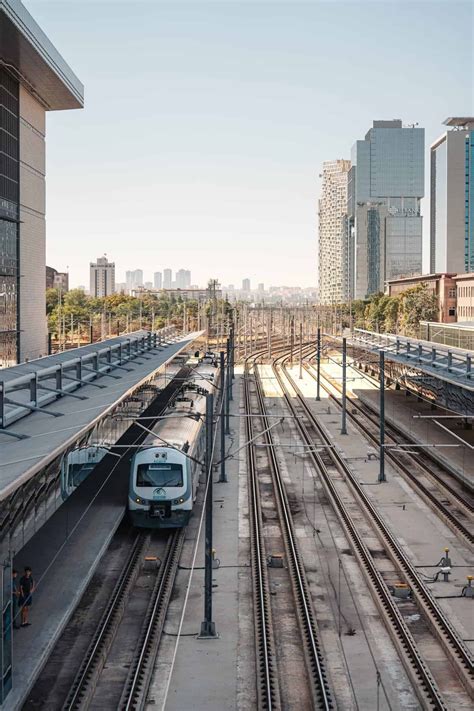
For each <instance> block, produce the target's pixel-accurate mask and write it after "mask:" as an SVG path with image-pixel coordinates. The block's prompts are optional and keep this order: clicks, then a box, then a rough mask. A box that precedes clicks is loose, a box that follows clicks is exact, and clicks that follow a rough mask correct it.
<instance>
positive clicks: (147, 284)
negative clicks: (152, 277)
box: [143, 281, 153, 290]
mask: <svg viewBox="0 0 474 711" xmlns="http://www.w3.org/2000/svg"><path fill="white" fill-rule="evenodd" d="M143 288H144V289H148V290H150V289H153V282H152V281H146V282H145V283H144V284H143Z"/></svg>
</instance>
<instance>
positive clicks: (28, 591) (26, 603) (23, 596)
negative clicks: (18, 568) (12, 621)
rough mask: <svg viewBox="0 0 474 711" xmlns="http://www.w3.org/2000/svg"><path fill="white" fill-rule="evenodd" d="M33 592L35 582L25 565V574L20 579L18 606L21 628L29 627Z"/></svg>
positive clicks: (30, 571) (29, 569)
mask: <svg viewBox="0 0 474 711" xmlns="http://www.w3.org/2000/svg"><path fill="white" fill-rule="evenodd" d="M34 591H35V581H34V579H33V573H32V570H31V568H30V567H29V566H28V565H27V566H26V568H25V574H24V575H23V576H22V577H21V578H20V606H21V626H22V627H29V626H30V625H31V622H29V621H28V616H29V614H30V607H31V603H32V602H33V599H32V596H33V593H34Z"/></svg>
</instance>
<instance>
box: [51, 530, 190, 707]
mask: <svg viewBox="0 0 474 711" xmlns="http://www.w3.org/2000/svg"><path fill="white" fill-rule="evenodd" d="M183 541H184V532H183V531H182V530H181V529H179V530H176V531H175V532H173V533H171V534H170V535H169V536H168V538H167V540H166V542H165V545H164V546H163V541H161V542H160V541H159V539H158V540H157V539H156V538H155V537H154V536H152V535H150V533H145V532H140V533H138V534H137V535H136V537H135V540H134V542H133V545H132V547H131V550H130V552H129V554H128V556H127V558H126V561H125V564H124V565H123V568H122V570H121V573H120V575H119V577H118V579H117V583H116V585H115V588H114V590H113V592H112V594H111V596H110V598H109V602H108V604H107V606H106V608H105V610H104V613H103V615H102V617H101V619H100V622H99V624H98V625H97V628H96V631H95V634H94V636H93V638H92V640H91V642H90V644H89V647H88V648H87V651H86V653H85V655H84V657H83V659H82V661H81V664H80V667H79V669H78V672H77V674H76V676H75V679H74V681H73V683H72V685H71V688H70V690H69V693H68V696H67V698H66V701H65V703H64V704H63V707H62V708H63V711H73V710H76V709H87V708H89V707H90V706H91V705H92V704H94V705H95V706H96V707H97V705H98V707H100V708H103V709H107V708H110V709H121V710H125V709H127V711H128V710H131V709H142V708H144V705H145V700H146V693H147V690H148V686H149V683H150V677H151V672H152V670H153V666H154V663H155V660H156V654H157V651H158V646H159V642H160V638H161V632H162V629H163V624H164V619H165V615H166V609H167V605H168V602H169V598H170V596H171V592H172V588H173V583H174V578H175V575H176V571H177V567H178V560H179V555H180V551H181V547H182V544H183ZM163 548H164V553H163V555H162V559H161V565H160V566H159V568H158V570H157V571H152V573H151V575H150V573H149V572H148V573H147V572H146V569H145V562H146V561H145V560H144V558H145V553H150V554H153V555H149V558H150V561H149V562H150V563H151V564H152V565H154V564H155V563H154V560H155V559H157V558H158V556H157V555H156V553H158V552H161V551H162V550H163ZM157 562H158V561H157ZM144 577H145V578H148V579H150V578H153V581H152V582H150V581H149V580H148V584H145V585H144V582H143V578H144ZM140 578H141V579H140ZM137 581H138V582H139V585H138V586H137ZM145 582H146V581H145ZM143 590H145V593H144V592H143ZM131 601H133V605H130V602H131ZM137 620H138V621H140V622H141V627H140V625H139V627H138V629H139V630H140V632H139V634H138V637H133V636H131V635H129V634H127V633H126V631H125V632H123V633H122V638H121V639H120V642H121V644H120V645H119V646H120V647H121V649H120V655H121V658H122V657H123V655H124V654H125V655H126V657H127V663H126V664H121V665H117V663H116V662H115V663H114V662H111V663H110V666H111V667H113V668H114V670H115V672H117V666H119V672H120V671H121V674H120V673H118V678H117V673H114V675H113V676H114V678H113V683H110V684H109V683H108V681H107V678H105V679H104V678H103V676H104V669H105V667H106V665H107V663H108V661H109V657H110V655H111V650H112V649H113V645H114V641H115V640H116V639H117V638H118V635H119V634H120V630H121V628H122V629H124V630H125V628H127V626H128V627H130V626H132V625H133V624H137ZM124 640H125V642H128V643H130V644H133V648H132V649H130V648H128V649H124V648H123V646H122V644H123V642H124ZM121 667H123V668H125V669H127V668H128V669H129V671H128V673H126V672H124V671H123V668H121ZM101 686H102V687H105V688H103V689H101ZM104 692H105V693H104Z"/></svg>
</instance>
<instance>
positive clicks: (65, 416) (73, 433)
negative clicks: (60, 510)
mask: <svg viewBox="0 0 474 711" xmlns="http://www.w3.org/2000/svg"><path fill="white" fill-rule="evenodd" d="M172 333H173V332H172V331H171V330H168V329H164V330H163V331H162V332H157V333H153V334H151V333H149V332H146V331H139V332H137V333H133V334H130V335H128V336H126V337H120V338H114V339H111V340H110V341H103V342H102V343H99V344H95V345H91V346H86V347H83V348H77V349H74V350H72V351H66V352H64V353H60V354H57V355H53V356H48V357H46V358H42V359H40V360H37V361H34V362H32V363H24V364H21V365H19V366H15V367H13V368H8V369H5V370H3V371H0V393H1V394H0V402H3V405H2V408H3V416H2V419H1V421H0V550H1V551H2V552H3V555H4V556H6V555H7V554H8V551H12V550H15V551H18V550H19V549H20V548H21V547H22V546H23V545H24V543H25V542H26V541H27V540H28V539H29V537H30V536H31V535H32V534H33V533H34V531H36V530H37V528H38V527H39V525H42V523H39V520H38V516H39V517H40V520H41V522H44V521H45V520H46V519H47V518H48V517H49V515H51V513H53V512H54V511H55V510H56V508H57V507H58V506H60V504H61V503H62V500H63V498H62V497H63V496H64V495H65V493H67V492H65V491H64V486H65V481H64V475H65V467H64V462H65V461H68V460H67V457H68V456H69V455H70V453H71V452H77V451H78V450H85V451H86V453H87V454H88V455H90V456H91V457H92V454H94V456H95V454H97V450H99V449H102V451H103V452H105V451H107V450H108V448H110V446H112V445H113V444H115V443H116V442H117V440H118V439H119V438H120V436H121V435H122V434H123V433H124V432H125V431H126V430H127V429H128V427H130V424H131V420H133V419H134V418H135V417H137V416H138V415H139V414H140V413H142V412H143V411H144V410H145V409H146V407H148V405H149V404H150V402H151V401H152V400H153V399H154V398H155V397H156V396H157V393H158V392H159V390H160V389H161V385H159V384H157V383H158V380H159V379H160V378H162V373H163V370H164V369H166V368H167V366H168V364H169V363H170V362H171V361H172V360H173V359H174V358H176V357H177V356H178V355H179V354H180V353H181V352H182V351H184V350H186V349H188V348H189V347H190V346H191V344H192V343H193V341H195V340H196V339H197V338H198V337H199V336H200V334H199V333H194V334H190V335H188V336H184V337H176V336H174V335H172ZM93 460H94V457H92V458H91V462H92V461H93ZM38 512H41V513H38Z"/></svg>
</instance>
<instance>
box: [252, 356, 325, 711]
mask: <svg viewBox="0 0 474 711" xmlns="http://www.w3.org/2000/svg"><path fill="white" fill-rule="evenodd" d="M255 365H256V363H255V364H254V368H255ZM254 373H255V385H256V394H257V400H258V407H259V415H260V418H261V421H262V423H263V426H264V429H266V430H267V431H266V433H265V434H264V438H265V444H266V445H267V454H268V457H269V461H270V470H271V474H272V480H273V484H274V491H275V494H276V500H277V509H278V514H279V518H280V525H281V530H282V534H283V540H284V545H285V549H286V553H287V561H288V566H289V572H290V579H291V583H292V588H293V595H294V599H295V605H296V609H297V612H298V622H299V626H300V631H301V637H302V641H303V645H304V652H305V659H306V665H307V671H308V678H309V679H310V680H311V681H312V685H311V692H312V697H313V703H314V707H315V708H318V709H325V710H329V709H332V708H334V706H333V701H332V698H331V692H330V689H329V684H328V681H327V677H326V670H325V667H324V661H323V654H322V651H321V645H320V642H319V639H318V631H317V626H316V621H315V618H314V614H313V604H312V599H311V593H310V590H309V585H308V581H307V578H306V571H305V568H304V563H303V562H302V558H301V553H300V551H299V546H298V543H297V539H296V534H295V531H294V524H293V517H292V514H291V510H290V505H289V502H288V497H287V494H286V489H285V485H284V482H283V477H282V474H281V468H280V465H279V462H278V458H277V456H276V451H275V447H274V442H273V438H272V435H271V433H270V432H269V431H268V427H269V422H268V419H267V417H266V408H265V401H264V394H263V388H262V383H261V380H260V377H259V374H258V371H257V369H256V368H255V370H254ZM248 419H250V420H251V418H248Z"/></svg>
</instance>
